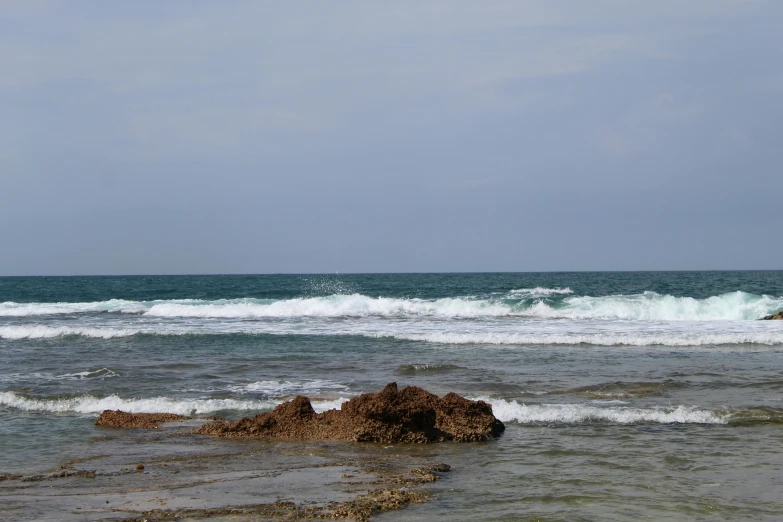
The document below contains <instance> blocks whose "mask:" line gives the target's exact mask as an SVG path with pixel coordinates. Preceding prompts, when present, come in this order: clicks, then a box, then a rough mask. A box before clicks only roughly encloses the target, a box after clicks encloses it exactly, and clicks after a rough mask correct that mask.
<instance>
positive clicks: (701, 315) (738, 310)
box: [0, 288, 783, 321]
mask: <svg viewBox="0 0 783 522" xmlns="http://www.w3.org/2000/svg"><path fill="white" fill-rule="evenodd" d="M571 293H573V292H572V291H571V289H570V288H564V289H561V288H532V289H518V290H512V291H510V292H509V293H507V294H505V295H501V296H492V297H485V298H478V297H455V298H444V299H403V298H388V297H378V298H375V297H368V296H365V295H361V294H351V295H342V294H339V295H331V296H327V297H311V298H297V299H283V300H277V301H275V300H265V299H221V300H216V301H204V300H198V299H182V300H168V301H165V300H164V301H149V302H141V301H124V300H118V299H113V300H110V301H100V302H93V303H14V302H5V303H0V316H7V317H26V316H40V315H62V314H84V313H93V314H94V313H100V312H112V313H118V314H144V315H146V316H154V317H194V318H281V319H284V318H297V317H335V318H336V317H369V316H378V317H388V316H393V317H416V316H430V317H441V318H460V317H504V316H527V317H539V318H566V319H623V320H642V321H711V320H749V319H758V318H760V317H763V316H764V315H767V314H770V313H773V312H776V311H778V310H780V309H783V297H772V296H767V295H755V294H749V293H746V292H730V293H727V294H722V295H719V296H712V297H708V298H706V299H694V298H692V297H675V296H671V295H660V294H656V293H655V292H645V293H643V294H634V295H612V296H603V297H591V296H569V297H565V298H562V299H561V298H558V299H559V301H557V304H555V301H551V300H548V299H546V298H547V297H551V296H562V295H568V294H571Z"/></svg>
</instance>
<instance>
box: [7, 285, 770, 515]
mask: <svg viewBox="0 0 783 522" xmlns="http://www.w3.org/2000/svg"><path fill="white" fill-rule="evenodd" d="M781 309H783V272H780V271H777V272H776V271H766V272H762V271H748V272H639V273H634V272H599V273H509V274H404V275H402V274H368V275H259V276H234V275H232V276H144V277H141V276H140V277H7V278H0V448H1V449H2V451H0V472H15V473H24V472H36V471H42V470H45V469H51V468H54V467H56V466H57V465H58V464H59V463H61V462H64V461H66V460H68V459H70V458H78V457H79V456H80V455H82V454H83V453H84V451H85V446H86V445H87V444H89V442H90V441H91V440H94V439H95V438H99V437H102V436H105V434H106V431H105V428H97V427H95V426H94V420H95V417H96V416H97V415H98V414H99V413H100V412H101V411H103V410H104V409H122V410H125V411H130V412H171V413H180V414H202V415H224V416H228V417H230V418H237V417H239V416H244V415H252V414H255V413H257V412H261V411H269V410H270V409H271V408H273V407H274V406H275V405H277V404H280V403H281V402H283V401H285V400H287V399H289V398H291V397H294V396H296V395H306V396H308V397H311V398H312V399H313V405H314V407H315V408H316V410H319V411H323V410H326V409H329V408H336V407H337V408H339V407H340V404H342V402H344V401H346V400H348V399H350V398H351V397H354V396H356V395H358V394H360V393H363V392H368V391H377V390H379V389H380V388H381V387H382V386H383V385H385V384H386V383H388V382H391V381H397V382H398V384H399V385H400V386H405V385H417V386H422V387H424V388H426V389H428V390H430V391H433V392H435V393H439V394H442V393H446V392H450V391H454V392H457V393H459V394H461V395H464V396H467V397H469V398H473V399H482V400H485V401H487V402H488V403H489V404H491V405H492V407H493V411H494V413H495V415H496V416H497V417H499V418H500V419H501V420H503V421H504V422H505V423H506V426H507V430H506V432H505V434H504V435H503V436H502V437H501V438H500V439H498V440H496V441H493V442H490V443H486V444H467V445H460V444H443V445H437V446H428V447H427V448H426V449H421V448H414V449H411V450H410V451H413V452H416V451H419V452H420V451H428V452H432V453H433V455H435V456H436V457H438V458H440V459H441V460H443V461H444V462H448V463H449V464H451V465H452V466H453V468H454V471H453V472H452V473H451V474H449V475H448V477H446V478H444V480H442V481H440V482H438V483H437V484H436V485H435V486H434V488H435V494H434V495H433V500H432V501H431V502H429V503H427V504H425V505H422V506H417V507H413V508H411V509H408V510H405V511H403V512H395V513H389V514H387V515H384V517H385V518H394V519H410V520H419V519H420V520H427V519H430V518H432V517H433V516H437V515H438V514H443V513H449V517H450V518H453V519H464V520H471V519H475V518H477V517H479V518H486V519H516V518H523V519H525V518H542V519H569V520H577V519H585V520H594V519H613V518H614V519H630V518H644V517H646V518H650V519H666V518H669V519H673V520H677V519H683V518H715V517H717V518H726V519H729V518H730V519H738V518H739V519H742V518H752V519H777V518H779V517H781V516H783V502H781V500H780V497H782V496H783V321H759V320H758V319H760V318H761V317H763V316H765V315H767V314H771V313H773V312H776V311H778V310H781Z"/></svg>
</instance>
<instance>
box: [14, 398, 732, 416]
mask: <svg viewBox="0 0 783 522" xmlns="http://www.w3.org/2000/svg"><path fill="white" fill-rule="evenodd" d="M347 400H348V399H347V398H345V397H340V398H338V399H333V400H313V401H312V405H313V409H315V410H316V411H317V412H323V411H326V410H329V409H333V408H340V406H341V405H342V404H343V403H344V402H346V401H347ZM474 400H483V401H485V402H487V403H489V404H490V405H491V406H492V411H493V413H494V414H495V416H496V417H497V418H498V419H500V420H501V421H503V422H508V423H519V424H531V423H549V424H552V423H560V424H579V423H584V422H596V421H599V422H609V423H614V424H635V423H656V424H726V423H727V422H728V416H727V415H722V414H717V413H715V412H712V411H709V410H702V409H698V408H692V407H687V406H677V407H674V408H633V407H624V406H609V407H600V406H595V405H587V404H531V405H527V404H521V403H518V402H517V401H506V400H502V399H490V398H486V397H478V398H474ZM282 402H283V401H281V400H241V399H175V398H171V397H152V398H146V399H143V398H121V397H119V396H117V395H110V396H108V397H102V398H98V397H93V396H91V395H82V396H77V397H72V398H62V399H35V398H28V397H24V396H21V395H17V394H16V393H14V392H0V406H4V407H7V408H14V409H18V410H23V411H35V412H46V413H60V414H66V413H79V414H92V415H97V414H99V413H101V412H102V411H103V410H116V409H120V410H123V411H127V412H129V413H176V414H179V415H203V414H207V413H213V412H217V411H222V410H234V411H268V410H271V409H272V408H274V407H275V406H277V405H278V404H281V403H282ZM606 404H607V405H611V404H613V403H612V402H607V403H606Z"/></svg>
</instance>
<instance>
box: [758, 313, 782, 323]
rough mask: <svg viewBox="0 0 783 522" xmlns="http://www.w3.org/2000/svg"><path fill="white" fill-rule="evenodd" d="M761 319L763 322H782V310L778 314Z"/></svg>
mask: <svg viewBox="0 0 783 522" xmlns="http://www.w3.org/2000/svg"><path fill="white" fill-rule="evenodd" d="M761 319H762V320H764V321H770V320H776V319H777V320H783V310H781V311H780V312H775V313H774V314H772V315H768V316H766V317H762V318H761Z"/></svg>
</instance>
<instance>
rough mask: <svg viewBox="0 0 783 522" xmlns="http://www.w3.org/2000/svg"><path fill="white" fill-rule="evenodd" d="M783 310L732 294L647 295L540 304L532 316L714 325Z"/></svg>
mask: <svg viewBox="0 0 783 522" xmlns="http://www.w3.org/2000/svg"><path fill="white" fill-rule="evenodd" d="M781 308H783V298H781V297H777V298H776V297H771V296H768V295H761V296H759V295H755V294H749V293H747V292H731V293H727V294H722V295H718V296H712V297H708V298H706V299H694V298H693V297H675V296H672V295H660V294H657V293H655V292H644V293H643V294H633V295H611V296H603V297H591V296H574V297H567V298H565V299H564V300H563V302H562V303H561V304H559V305H558V306H554V307H553V306H550V305H549V304H547V303H545V302H543V301H539V302H537V303H535V304H534V305H533V306H532V307H531V308H530V310H529V315H531V316H535V317H545V318H565V319H625V320H641V321H714V320H744V319H758V318H761V317H763V316H765V315H767V314H770V313H773V312H775V311H777V310H779V309H781Z"/></svg>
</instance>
